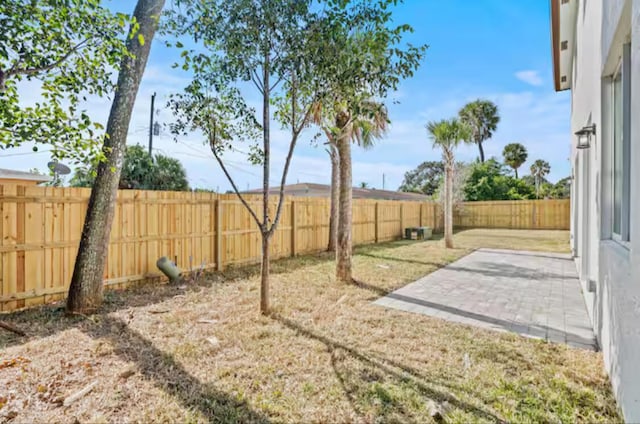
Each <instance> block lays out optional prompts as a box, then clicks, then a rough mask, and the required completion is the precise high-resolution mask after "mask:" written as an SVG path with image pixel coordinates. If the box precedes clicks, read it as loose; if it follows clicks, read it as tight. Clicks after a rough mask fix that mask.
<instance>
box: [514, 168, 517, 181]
mask: <svg viewBox="0 0 640 424" xmlns="http://www.w3.org/2000/svg"><path fill="white" fill-rule="evenodd" d="M513 170H514V171H515V172H516V180H517V179H518V168H513Z"/></svg>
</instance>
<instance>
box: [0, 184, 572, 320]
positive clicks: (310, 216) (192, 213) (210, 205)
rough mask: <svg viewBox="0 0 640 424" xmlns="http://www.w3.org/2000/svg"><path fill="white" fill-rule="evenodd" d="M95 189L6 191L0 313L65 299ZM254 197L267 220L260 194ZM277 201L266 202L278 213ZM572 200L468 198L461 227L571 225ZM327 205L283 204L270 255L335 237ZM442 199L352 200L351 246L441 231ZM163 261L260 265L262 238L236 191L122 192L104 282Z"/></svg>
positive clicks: (140, 276) (312, 247) (121, 282)
mask: <svg viewBox="0 0 640 424" xmlns="http://www.w3.org/2000/svg"><path fill="white" fill-rule="evenodd" d="M89 195H90V190H89V189H81V188H52V187H37V186H28V187H23V186H17V185H13V184H7V185H4V186H3V185H0V213H1V216H2V222H1V224H0V310H2V311H10V310H14V309H17V308H22V307H27V306H30V305H35V304H40V303H43V302H48V301H51V300H58V299H61V298H63V297H64V296H65V294H66V291H67V288H68V284H69V282H70V280H71V274H72V272H73V266H74V262H75V257H76V254H77V249H78V244H79V241H80V236H81V233H82V225H83V222H84V216H85V214H86V208H87V203H88V199H89ZM246 199H247V201H248V203H249V204H250V206H251V207H252V208H253V210H254V211H255V212H256V214H257V215H258V217H259V218H260V219H261V218H262V202H261V199H260V196H247V198H246ZM277 201H278V197H277V196H273V197H272V198H271V201H270V205H269V212H270V217H275V210H276V207H277ZM569 208H570V206H569V201H568V200H566V199H564V200H538V201H512V202H473V203H471V202H469V203H463V204H461V205H460V208H459V209H458V210H457V211H456V213H455V216H454V224H455V225H456V226H460V227H483V228H521V229H562V230H566V229H568V228H569V216H570V212H569ZM329 211H330V200H329V199H327V198H285V199H284V203H283V205H282V216H281V217H280V223H279V226H278V229H277V231H276V232H275V233H274V234H273V236H272V239H271V255H272V258H274V259H275V258H279V257H286V256H293V255H299V254H304V253H312V252H318V251H322V250H325V249H326V247H327V243H328V241H329ZM442 224H443V219H442V208H441V207H440V205H439V204H436V203H432V202H430V203H418V202H397V201H386V200H379V201H378V200H369V199H355V200H354V202H353V229H352V231H353V233H352V237H353V242H354V244H365V243H375V242H383V241H388V240H395V239H398V238H400V237H402V233H403V231H404V228H406V227H410V226H429V227H431V228H432V229H433V230H434V232H438V231H441V230H442ZM160 256H168V257H169V258H171V259H172V260H175V261H176V263H177V265H178V266H179V267H180V268H181V269H183V270H186V271H188V270H190V269H192V270H195V269H198V268H200V267H205V268H210V269H213V268H216V269H219V270H222V269H224V267H225V266H227V265H233V264H243V263H248V262H258V261H260V257H261V237H260V232H259V231H258V227H257V226H256V223H255V222H254V220H253V219H252V217H251V215H250V214H249V212H248V211H247V210H246V208H245V207H244V205H243V204H242V203H241V202H240V201H239V200H238V198H237V197H236V196H235V195H217V194H212V193H192V192H166V191H139V190H122V191H119V192H118V198H117V203H116V205H115V211H114V220H113V225H112V230H111V235H110V240H109V249H108V253H107V262H106V265H105V270H104V280H105V285H108V286H109V287H112V288H121V287H126V286H127V285H129V284H131V283H134V282H136V281H142V280H147V279H158V278H160V273H159V272H158V270H157V269H156V266H155V263H156V260H157V259H158V258H159V257H160Z"/></svg>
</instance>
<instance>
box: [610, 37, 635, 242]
mask: <svg viewBox="0 0 640 424" xmlns="http://www.w3.org/2000/svg"><path fill="white" fill-rule="evenodd" d="M630 59H631V48H630V45H629V44H626V45H625V46H624V49H623V55H622V60H621V62H620V66H619V67H618V71H617V72H616V74H615V75H614V77H613V87H612V90H613V93H612V94H613V96H612V97H613V119H612V121H613V122H612V123H613V125H612V126H613V134H612V135H613V164H612V167H611V168H612V173H613V178H612V180H613V228H612V230H613V235H614V238H615V239H616V240H619V241H629V200H630V199H629V197H630V165H631V163H630V153H631V149H630V145H631V143H630V136H631V134H630V129H631V126H630V125H631V122H630V118H631V116H630V112H631V102H630V99H631V73H630V70H631V66H630V65H631V63H630V62H631V60H630Z"/></svg>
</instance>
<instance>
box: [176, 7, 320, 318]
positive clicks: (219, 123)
mask: <svg viewBox="0 0 640 424" xmlns="http://www.w3.org/2000/svg"><path fill="white" fill-rule="evenodd" d="M175 4H176V6H177V8H176V10H174V11H173V12H172V13H171V14H170V16H169V20H168V25H167V32H169V33H171V34H177V35H179V36H180V35H188V36H190V37H191V38H192V39H193V40H194V41H195V46H194V47H193V48H185V47H184V46H183V44H182V43H180V42H176V43H175V46H176V47H177V48H179V49H182V53H181V54H182V57H183V60H184V62H183V64H182V68H183V69H185V70H188V71H190V72H191V74H192V76H193V81H192V82H191V83H190V84H189V86H188V87H187V88H186V89H185V91H184V92H183V93H180V94H176V95H174V96H172V99H171V101H170V105H171V108H172V109H173V110H174V112H175V114H176V117H177V120H176V122H175V123H174V124H173V125H172V126H171V130H172V132H173V133H174V134H176V135H177V134H186V133H189V132H191V131H194V130H200V131H202V132H203V133H204V135H205V137H206V144H208V145H209V147H210V148H211V151H212V153H213V156H214V158H215V159H216V161H217V163H218V165H219V166H220V167H221V169H222V171H223V172H224V174H225V175H226V177H227V179H228V180H229V182H230V184H231V186H232V188H233V191H234V192H235V193H236V195H237V196H238V198H239V200H240V202H241V203H242V204H243V205H244V207H245V208H246V209H247V211H248V212H249V214H250V215H251V218H252V219H253V220H254V221H255V223H256V225H257V226H258V228H259V230H260V234H261V238H262V268H261V284H260V311H261V312H262V313H267V312H268V311H269V306H270V305H269V263H270V261H269V244H270V240H271V237H272V236H273V234H274V233H275V231H276V229H277V227H278V223H279V221H280V216H281V211H282V204H283V199H284V196H283V190H284V185H285V184H286V178H287V174H288V171H289V166H290V164H291V160H292V157H293V152H294V149H295V146H296V143H297V141H298V138H299V135H300V133H301V132H302V130H303V129H304V128H305V127H306V126H307V125H308V124H309V117H310V114H311V106H312V105H313V104H314V102H315V101H316V90H314V88H313V87H314V85H316V84H317V81H318V78H320V77H321V75H320V74H319V73H318V72H317V71H318V70H317V69H316V67H315V66H314V60H315V59H316V58H317V57H318V56H317V54H318V52H317V51H313V49H312V47H311V45H310V38H311V37H312V36H313V34H314V33H315V31H316V26H317V24H318V22H319V15H318V14H319V13H321V12H322V11H318V12H314V11H312V10H311V5H310V3H309V2H306V1H298V0H261V1H257V0H177V1H176V3H175ZM239 87H243V90H242V91H241V90H240V89H239ZM251 88H253V89H255V91H254V92H251ZM256 95H257V96H258V97H259V98H260V103H261V113H260V114H258V113H257V112H256V111H255V110H254V109H253V108H252V107H251V106H250V104H251V102H252V101H253V99H255V97H256ZM272 119H275V120H277V121H278V122H279V123H280V124H281V126H282V127H283V129H285V130H287V131H288V132H289V137H288V140H287V142H288V147H287V153H286V158H285V163H284V167H283V172H282V175H281V178H280V192H279V197H278V201H277V204H276V207H275V211H274V210H273V209H272V208H270V206H271V203H270V193H269V181H270V180H271V154H272V153H271V120H272ZM240 142H246V143H247V144H248V152H249V155H248V159H249V160H250V161H251V162H252V163H254V164H259V165H261V166H262V179H263V185H262V189H263V190H262V202H261V208H260V209H254V208H253V207H251V206H250V205H249V204H248V203H247V201H246V200H245V198H244V196H243V195H242V194H241V193H240V191H239V190H238V187H237V184H236V183H235V181H234V179H233V177H232V176H231V174H230V173H229V171H228V169H227V166H226V165H225V162H224V154H225V153H226V152H227V151H229V150H233V149H236V146H237V144H238V143H240ZM259 215H260V216H259Z"/></svg>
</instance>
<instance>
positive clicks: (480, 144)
mask: <svg viewBox="0 0 640 424" xmlns="http://www.w3.org/2000/svg"><path fill="white" fill-rule="evenodd" d="M478 149H479V150H480V162H481V163H484V149H483V148H482V141H479V142H478Z"/></svg>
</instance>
